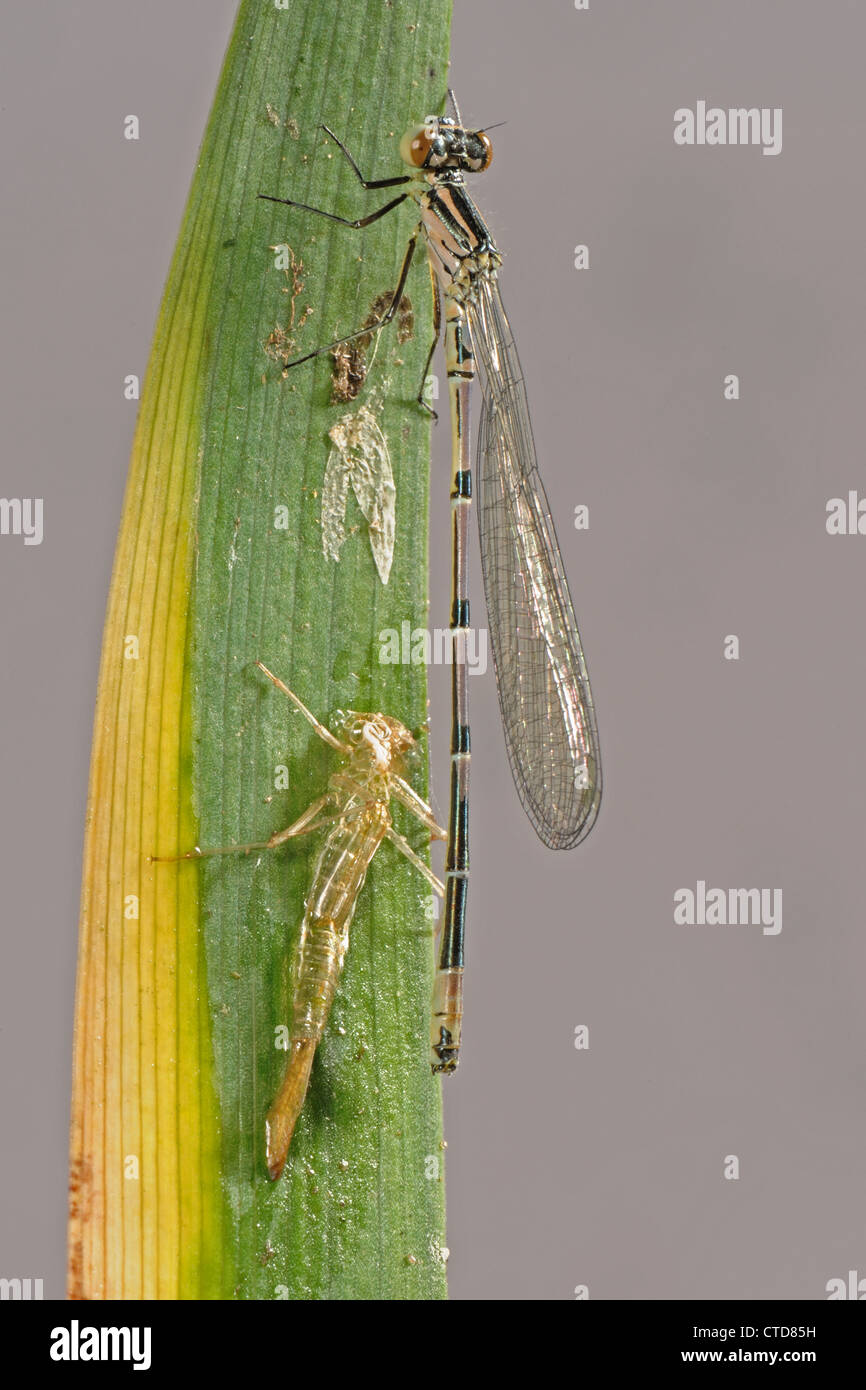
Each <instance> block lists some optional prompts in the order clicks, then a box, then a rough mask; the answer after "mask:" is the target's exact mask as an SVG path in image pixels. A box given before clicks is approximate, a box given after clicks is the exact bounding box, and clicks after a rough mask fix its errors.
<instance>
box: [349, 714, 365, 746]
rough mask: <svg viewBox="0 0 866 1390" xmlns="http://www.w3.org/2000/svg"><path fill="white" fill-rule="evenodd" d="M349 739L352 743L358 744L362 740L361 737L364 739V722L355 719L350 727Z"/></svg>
mask: <svg viewBox="0 0 866 1390" xmlns="http://www.w3.org/2000/svg"><path fill="white" fill-rule="evenodd" d="M349 737H350V739H352V741H353V742H354V743H360V742H361V740H362V739H363V737H364V721H363V719H356V720H355V722H354V724H353V725H352V727H351V729H350V730H349Z"/></svg>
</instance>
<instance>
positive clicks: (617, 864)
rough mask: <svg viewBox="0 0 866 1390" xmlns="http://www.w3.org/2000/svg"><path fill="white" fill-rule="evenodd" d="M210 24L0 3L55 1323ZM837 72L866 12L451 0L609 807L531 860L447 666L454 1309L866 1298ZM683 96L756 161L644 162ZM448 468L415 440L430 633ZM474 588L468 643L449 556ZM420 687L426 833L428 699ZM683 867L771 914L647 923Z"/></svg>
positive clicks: (849, 190)
mask: <svg viewBox="0 0 866 1390" xmlns="http://www.w3.org/2000/svg"><path fill="white" fill-rule="evenodd" d="M398 3H399V0H398ZM234 9H235V5H234V0H149V3H148V4H147V5H146V6H142V5H140V4H139V3H132V0H110V3H109V0H99V2H97V0H86V2H85V0H82V3H80V4H78V5H76V6H74V7H70V6H67V5H63V4H60V3H54V4H43V5H39V6H29V7H27V8H24V7H14V8H13V7H6V8H5V9H4V11H3V14H2V17H0V94H2V95H0V101H2V106H0V151H2V168H0V190H2V214H0V215H2V245H3V255H2V258H0V284H2V316H3V329H4V331H3V335H2V343H0V353H2V360H0V401H2V406H0V411H2V415H0V418H2V421H3V458H2V466H0V495H3V496H24V495H26V496H42V497H44V498H45V540H44V543H43V544H42V546H41V547H29V548H25V547H24V546H23V544H22V542H21V541H20V540H18V539H14V538H11V537H0V586H2V596H3V602H2V610H0V651H2V654H3V660H2V665H0V682H2V721H0V767H2V782H0V787H2V791H0V875H2V878H0V883H2V899H0V901H2V911H3V923H2V927H3V931H2V946H3V952H2V958H3V969H2V981H0V991H2V993H0V1114H2V1116H3V1124H2V1134H3V1138H2V1153H0V1274H2V1275H4V1276H7V1277H9V1276H19V1277H24V1276H28V1275H30V1276H33V1277H42V1278H44V1279H45V1281H46V1295H47V1296H49V1297H55V1298H56V1297H61V1296H62V1293H63V1269H64V1222H65V1202H66V1197H65V1177H66V1144H67V1113H68V1092H69V1048H70V1036H71V1026H72V1005H73V993H72V986H73V977H74V965H75V951H76V930H77V912H78V893H79V883H80V854H81V843H82V833H83V814H84V805H85V793H86V779H87V768H88V757H89V744H90V732H91V720H92V711H93V703H94V697H95V686H96V674H97V662H98V655H99V644H100V638H101V630H102V620H103V614H104V605H105V598H106V593H107V586H108V579H109V574H110V566H111V560H112V555H113V549H114V543H115V538H116V532H117V524H118V518H119V511H120V504H121V497H122V491H123V486H124V482H125V476H126V468H127V461H128V455H129V447H130V443H131V438H132V431H133V426H134V420H135V409H136V407H135V405H134V404H131V403H128V402H125V401H124V399H123V395H122V381H123V377H124V375H125V374H126V373H128V372H137V373H140V374H143V372H144V367H145V363H146V358H147V352H148V348H149V344H150V337H151V333H152V329H153V323H154V318H155V314H156V310H157V307H158V304H159V299H160V294H161V291H162V285H163V281H164V278H165V275H166V272H167V268H168V263H169V258H170V255H171V252H172V249H173V245H174V241H175V237H176V235H177V230H178V226H179V222H180V217H181V212H182V209H183V205H184V201H185V198H186V193H187V189H188V185H189V180H190V177H191V174H192V169H193V166H194V162H195V157H196V151H197V148H198V144H199V140H200V138H201V134H202V131H203V128H204V124H205V120H206V117H207V113H208V109H209V106H210V102H211V99H212V95H213V90H214V86H215V82H216V77H217V73H218V71H219V66H220V62H221V59H222V54H223V51H224V47H225V43H226V41H227V37H228V33H229V30H230V26H231V21H232V18H233V14H234ZM864 52H866V11H864V10H863V8H862V7H858V6H857V5H855V4H854V3H845V2H844V0H828V2H827V3H824V4H823V5H821V6H816V5H815V4H813V3H805V0H735V2H733V3H728V4H727V5H725V6H724V7H719V6H710V5H702V6H698V5H695V4H694V0H659V3H656V4H653V5H652V6H649V5H646V4H642V3H637V0H631V3H627V4H626V3H619V4H617V3H608V4H602V3H601V0H592V9H591V10H590V12H589V13H588V14H583V13H577V12H576V11H574V9H573V7H572V5H571V4H570V3H569V0H561V2H560V3H558V4H554V3H552V0H547V2H546V3H544V4H537V5H535V6H529V5H526V4H523V3H520V2H519V0H472V2H471V3H468V2H467V0H457V4H456V15H455V22H454V44H453V54H454V58H453V66H452V80H453V82H454V84H455V86H456V88H457V93H458V98H459V99H460V101H461V105H462V107H463V114H464V116H465V117H466V118H467V120H469V121H472V122H478V123H482V124H492V123H494V122H496V121H507V122H508V124H507V125H506V126H505V127H504V128H503V129H502V130H500V131H497V132H496V133H495V136H494V139H495V147H496V154H495V160H494V164H493V167H492V169H491V171H490V173H489V174H488V175H486V176H485V178H484V179H483V181H479V182H478V183H477V185H476V186H475V188H474V191H475V192H476V193H477V196H478V199H479V202H480V204H481V206H482V208H483V210H484V212H485V214H486V215H487V217H488V218H489V222H490V225H491V227H492V229H493V231H494V233H495V235H496V237H497V240H498V241H499V243H500V245H501V246H502V248H503V250H504V252H505V254H506V263H505V268H504V271H503V289H504V293H505V297H506V302H507V303H508V306H509V311H510V315H511V318H512V322H513V326H514V328H515V331H516V333H517V337H518V341H519V343H520V350H521V354H522V357H523V360H524V367H525V369H526V373H527V378H528V382H529V389H530V397H531V401H532V407H533V416H534V420H535V429H536V439H537V444H538V448H539V454H540V457H541V461H542V469H543V472H544V475H545V479H546V482H547V487H548V492H549V494H550V499H551V503H552V506H553V511H554V516H555V517H556V519H557V525H558V529H559V532H560V540H561V542H562V547H563V553H564V555H565V560H566V565H567V568H568V571H569V574H570V578H571V587H572V591H573V595H574V599H575V606H576V608H577V611H578V614H579V618H580V623H581V630H582V633H583V638H584V643H585V646H586V651H587V655H588V660H589V664H590V671H591V674H592V679H593V688H594V692H595V699H596V705H597V709H598V713H599V723H600V731H601V737H602V752H603V759H604V773H605V796H604V801H603V805H602V811H601V816H600V819H599V823H598V825H597V827H596V829H595V830H594V831H593V833H592V835H591V837H590V839H589V840H588V841H587V843H586V844H585V845H584V846H582V847H580V848H579V849H578V850H576V851H573V852H571V853H569V854H560V855H554V854H551V853H550V852H548V851H546V850H545V849H544V848H543V847H542V846H541V845H540V843H538V842H537V841H536V840H535V837H534V835H533V833H532V831H531V829H530V827H529V825H528V823H527V822H526V821H525V819H524V817H523V814H522V812H521V810H520V807H519V805H518V803H517V799H516V797H515V796H514V794H513V791H512V787H511V782H510V774H509V771H508V767H507V763H506V760H505V756H504V747H503V744H502V736H501V733H500V730H499V727H498V712H497V708H496V699H495V689H494V685H493V676H492V673H490V674H488V675H487V676H486V677H484V678H477V679H473V680H472V682H471V695H472V697H473V739H474V743H473V831H472V834H473V838H472V868H473V879H472V890H471V894H472V895H471V914H470V932H471V936H470V944H469V964H470V973H469V976H468V981H467V988H468V1009H469V1014H468V1019H467V1024H466V1031H465V1055H464V1061H463V1064H462V1066H461V1070H460V1072H459V1074H458V1076H457V1077H456V1078H455V1079H453V1080H452V1081H450V1082H448V1083H446V1125H447V1138H448V1144H449V1151H448V1152H449V1162H448V1203H449V1245H450V1248H451V1252H452V1255H451V1290H452V1296H453V1297H454V1298H458V1299H476V1298H494V1299H568V1298H570V1297H572V1296H573V1289H574V1287H575V1285H577V1284H588V1285H589V1289H590V1296H591V1298H662V1299H682V1298H688V1297H696V1298H723V1299H741V1298H748V1297H757V1298H773V1297H779V1298H798V1299H815V1298H822V1297H825V1293H824V1288H825V1284H826V1282H827V1280H828V1279H830V1278H832V1277H835V1276H842V1277H844V1276H846V1274H847V1271H848V1270H849V1269H859V1271H860V1273H861V1274H866V1244H864V1239H863V1217H864V1195H863V1168H864V1165H863V1154H864V1143H866V1107H864V1103H863V1100H864V1089H866V1066H864V1051H866V1049H864V1042H866V1037H864V1034H866V1024H864V1012H863V1008H862V992H863V978H864V951H863V944H862V938H863V931H862V896H863V879H862V871H861V861H862V827H863V816H864V787H866V751H864V740H863V738H862V727H863V709H864V697H866V663H864V644H863V636H862V634H863V618H862V592H863V574H862V572H863V566H864V563H866V561H864V555H866V538H856V537H847V538H831V537H829V536H828V535H827V534H826V531H825V525H824V520H825V505H826V502H827V499H828V498H830V497H832V496H846V495H847V492H848V490H849V489H851V488H855V489H856V488H857V487H858V486H859V487H861V488H864V491H866V484H864V470H863V466H862V460H861V453H862V442H861V441H862V434H863V427H862V411H863V371H864V362H863V332H862V325H863V322H864V310H866V305H864V295H866V290H864V276H863V253H862V246H863V228H864V221H866V199H864V194H863V181H862V139H863V112H862V55H863V53H864ZM699 99H705V100H707V101H708V103H710V104H718V105H721V106H724V107H728V106H740V105H744V106H759V107H762V106H767V107H775V106H782V107H783V108H784V128H783V130H784V146H783V150H782V153H781V154H780V155H779V156H777V157H776V158H768V157H764V156H762V155H761V154H760V152H759V150H757V149H751V148H729V149H724V148H721V149H710V148H704V149H697V148H695V149H682V148H678V147H676V146H675V145H674V143H673V112H674V110H675V109H676V108H677V107H679V106H692V107H693V106H694V105H695V103H696V102H697V101H698V100H699ZM127 112H135V113H137V114H139V115H140V116H141V117H142V118H143V138H142V140H141V141H140V142H139V143H138V144H129V143H127V142H126V141H124V140H123V139H122V138H121V136H120V122H121V119H122V117H123V116H124V115H125V114H126V113H127ZM424 114H426V113H424V112H419V117H420V116H423V115H424ZM95 209H96V210H98V217H95V216H94V210H95ZM579 242H586V243H588V245H589V248H590V257H591V268H590V270H588V271H585V272H580V273H579V272H576V271H575V270H574V269H573V268H572V260H573V248H574V246H575V244H577V243H579ZM94 304H95V305H96V309H95V311H94V307H93V306H94ZM439 370H440V372H441V366H440V368H439ZM729 372H736V373H737V374H738V375H739V376H740V380H741V399H740V401H739V402H738V403H736V404H731V403H728V402H725V401H724V400H723V396H722V382H723V377H724V376H725V374H726V373H729ZM448 443H449V441H448V431H447V427H444V428H443V427H440V428H439V430H438V436H437V441H436V456H437V469H436V472H435V474H434V506H433V511H434V517H433V527H434V535H433V542H432V544H433V555H434V572H433V575H432V580H431V583H432V588H431V592H432V594H433V598H434V609H433V614H432V621H433V622H434V623H437V622H438V623H440V624H444V622H445V621H446V616H445V615H446V612H447V603H446V595H447V586H448V580H447V554H446V552H447V516H448V504H447V493H448V462H447V459H448ZM578 503H585V504H587V505H588V506H589V508H590V519H591V521H590V529H589V531H588V532H582V533H577V532H575V531H574V530H573V528H572V526H571V516H572V513H573V509H574V507H575V505H577V504H578ZM473 583H474V592H475V593H476V595H478V597H477V601H476V605H475V613H474V616H475V619H476V621H477V622H481V621H483V602H482V600H481V596H480V593H479V592H478V586H479V575H478V571H477V566H476V567H475V572H474V575H473ZM437 594H438V595H439V599H438V600H437V599H436V595H437ZM437 603H438V608H439V617H437V616H436V604H437ZM729 633H735V634H737V635H738V636H739V638H740V642H741V659H740V660H739V661H738V662H729V661H725V660H724V659H723V656H722V648H723V641H724V638H725V636H726V635H727V634H729ZM432 694H433V700H434V705H433V719H434V733H435V738H434V743H433V752H434V773H435V776H434V784H433V791H434V796H435V797H436V798H437V801H438V804H439V807H440V809H441V807H442V806H443V805H446V804H447V783H446V768H447V762H446V748H447V717H448V715H447V703H448V701H447V672H445V671H444V670H437V671H434V672H433V673H432ZM46 727H48V728H50V729H51V730H52V731H53V733H52V737H51V739H50V741H47V740H46V738H45V733H44V730H45V728H46ZM701 878H703V879H706V880H707V881H708V883H709V884H711V885H713V886H719V887H724V888H728V887H744V888H748V887H764V888H781V889H782V890H783V894H784V926H783V930H782V932H781V934H780V935H779V936H776V937H770V936H764V935H763V934H762V933H761V931H760V928H759V927H754V926H739V927H709V926H705V927H684V926H677V925H675V924H674V920H673V894H674V892H675V891H676V890H677V889H678V888H681V887H686V886H691V887H692V888H694V886H695V883H696V881H697V880H698V879H701ZM581 1023H583V1024H587V1025H588V1026H589V1029H590V1044H591V1045H590V1049H589V1051H586V1052H578V1051H575V1049H574V1047H573V1042H572V1039H573V1034H574V1028H575V1026H576V1025H578V1024H581ZM728 1154H736V1155H738V1156H739V1159H740V1164H741V1177H740V1180H739V1181H736V1182H731V1181H726V1180H725V1179H724V1177H723V1164H724V1159H725V1156H726V1155H728Z"/></svg>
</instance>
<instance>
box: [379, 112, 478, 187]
mask: <svg viewBox="0 0 866 1390" xmlns="http://www.w3.org/2000/svg"><path fill="white" fill-rule="evenodd" d="M400 158H401V159H402V160H403V163H404V164H408V165H409V167H410V168H412V169H429V170H430V171H431V172H434V173H435V172H437V171H438V170H441V169H460V170H461V171H462V172H463V173H466V174H481V173H483V172H484V170H485V169H489V167H490V161H491V160H492V158H493V146H492V145H491V143H490V137H489V136H488V135H487V134H486V133H485V132H484V131H483V130H467V129H466V127H465V126H462V125H460V124H459V123H458V122H457V121H455V120H452V119H451V117H450V116H428V117H427V119H426V121H425V122H424V124H423V125H419V126H413V127H412V129H411V130H407V132H406V134H405V135H404V136H403V139H402V140H401V141H400Z"/></svg>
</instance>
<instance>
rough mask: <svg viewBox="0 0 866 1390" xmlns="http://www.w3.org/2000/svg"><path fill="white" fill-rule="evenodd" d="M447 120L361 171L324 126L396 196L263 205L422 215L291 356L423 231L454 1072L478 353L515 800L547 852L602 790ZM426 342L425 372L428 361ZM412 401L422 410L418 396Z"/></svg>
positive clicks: (447, 1017) (488, 527)
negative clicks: (402, 242) (435, 403)
mask: <svg viewBox="0 0 866 1390" xmlns="http://www.w3.org/2000/svg"><path fill="white" fill-rule="evenodd" d="M449 96H450V98H451V104H452V106H453V109H454V115H453V117H447V116H430V117H428V118H427V120H426V121H425V122H424V124H423V125H421V126H417V127H415V128H413V129H411V130H409V131H408V132H407V133H406V135H404V137H403V139H402V142H401V145H400V154H401V157H402V159H403V162H404V164H405V165H406V166H407V169H408V172H406V173H404V174H402V175H399V176H397V177H394V178H388V179H365V178H364V177H363V175H362V174H361V171H360V169H359V168H358V165H357V164H356V163H355V160H354V159H353V158H352V156H351V154H350V153H349V151H348V150H347V148H346V146H345V145H344V144H343V143H342V141H341V140H339V139H338V138H337V136H336V135H335V134H334V132H333V131H332V130H330V129H329V128H328V127H327V126H325V127H323V129H324V130H325V131H326V132H327V134H328V135H329V136H330V137H331V139H332V140H334V141H335V143H336V144H337V145H338V146H339V148H340V149H341V150H342V152H343V154H344V155H345V156H346V159H347V160H348V161H349V163H350V164H351V166H352V168H353V170H354V171H355V174H356V175H357V177H358V179H359V180H360V182H361V184H362V185H363V187H364V188H366V189H377V188H395V187H397V186H398V185H406V191H405V192H403V193H401V194H399V195H398V196H397V197H395V198H392V199H391V200H390V201H389V202H387V203H385V205H384V206H383V207H381V208H378V209H376V210H375V211H374V212H371V213H368V214H367V216H366V217H359V218H356V219H354V220H352V219H349V218H345V217H339V216H337V215H336V214H334V213H330V212H324V211H323V210H322V209H321V208H312V207H310V206H309V205H308V204H306V203H298V202H295V200H294V199H291V198H276V197H272V196H270V195H268V194H261V195H260V196H261V197H266V198H267V199H268V201H270V202H275V203H285V204H287V205H288V206H289V207H296V208H301V209H303V210H305V211H308V212H314V213H318V214H319V215H321V216H323V217H328V218H330V219H331V220H332V221H335V222H340V223H342V224H343V225H344V226H347V227H355V228H361V227H368V226H369V225H370V224H371V223H373V222H376V221H378V219H379V218H380V217H384V216H386V215H387V214H388V213H389V212H391V211H392V209H393V208H396V207H397V206H399V204H401V203H403V202H404V201H405V200H406V199H407V198H409V199H412V200H414V202H415V203H416V204H417V205H418V208H419V210H420V214H421V216H420V221H419V222H418V224H417V226H416V227H415V229H414V231H413V232H412V235H411V236H410V238H409V241H408V244H407V246H406V251H405V254H404V256H403V263H402V266H401V268H400V273H399V277H398V281H397V287H396V289H395V291H394V293H393V295H392V296H391V299H390V303H389V306H388V308H387V309H386V310H385V311H384V312H383V313H382V314H381V316H380V318H379V320H378V322H377V323H375V324H370V323H369V322H368V323H367V324H365V326H364V328H363V329H360V330H358V331H357V332H355V333H349V334H347V335H346V336H345V337H342V338H339V339H337V340H336V341H335V342H333V343H327V344H325V345H324V346H322V347H319V348H316V349H315V350H314V351H312V352H307V353H304V354H303V355H302V356H299V357H296V358H294V359H293V360H291V361H289V362H288V363H287V364H286V366H287V367H293V366H297V365H298V364H299V363H301V362H306V361H309V359H310V358H313V357H317V356H319V354H321V353H325V352H332V351H334V350H335V349H336V348H339V347H341V346H344V345H345V344H346V343H350V342H352V341H354V340H355V339H356V338H359V337H360V336H362V335H364V334H369V333H370V332H371V331H378V330H379V329H381V328H383V327H384V325H385V324H386V323H388V322H389V321H390V319H392V318H393V317H394V314H395V312H396V308H397V305H398V304H399V303H400V301H401V297H402V295H403V290H404V288H405V285H406V280H407V277H408V274H409V267H410V265H411V263H412V257H413V254H414V251H415V247H416V245H417V242H418V239H419V237H420V236H423V237H424V239H425V241H426V243H427V250H428V254H429V258H430V264H431V267H432V271H433V277H432V278H433V287H434V306H435V315H434V321H435V325H436V337H437V338H438V333H439V327H440V324H441V319H442V313H441V302H440V300H441V299H444V302H445V358H446V366H447V372H448V388H449V389H448V395H449V407H450V414H451V427H452V436H453V449H454V482H453V487H452V493H451V497H452V597H451V628H452V633H453V643H454V661H453V666H452V703H453V719H452V735H451V760H452V763H451V795H450V814H449V830H448V848H447V854H446V868H445V879H446V898H445V918H444V923H443V927H442V933H441V938H440V947H439V968H438V973H437V985H436V997H435V1000H434V1010H433V1031H432V1037H431V1047H432V1064H433V1068H434V1070H435V1071H444V1072H450V1071H453V1070H454V1069H455V1067H456V1066H457V1060H458V1053H459V1048H460V1032H461V1020H462V1008H463V1005H462V994H463V961H464V943H465V931H466V898H467V887H468V873H469V810H468V790H469V756H470V753H469V708H468V691H467V679H466V676H467V670H466V635H467V629H468V627H469V597H468V593H467V542H468V512H469V506H470V501H471V496H472V484H471V465H470V443H469V403H470V388H471V383H472V381H473V380H474V377H475V360H474V355H473V349H474V352H475V353H477V356H478V364H479V367H480V384H481V397H482V404H481V426H480V431H479V448H478V458H479V483H480V488H479V505H478V523H479V534H480V538H481V561H482V571H483V575H484V588H485V593H486V597H487V615H488V625H489V632H490V643H491V647H492V650H493V657H494V667H495V671H496V684H497V690H498V694H499V704H500V709H501V712H502V725H503V729H504V731H505V744H506V748H507V750H508V758H509V762H510V764H511V770H512V773H513V775H514V781H515V785H516V787H517V791H518V794H519V796H520V800H521V802H522V803H523V806H524V808H525V810H526V813H527V815H528V816H529V819H530V821H531V822H532V824H533V825H534V827H535V829H536V831H537V832H538V834H539V836H540V837H541V839H542V840H543V841H544V843H545V844H546V845H549V846H550V848H551V849H570V848H571V847H572V846H574V845H576V844H577V843H578V842H579V841H580V840H582V839H583V838H584V837H585V836H586V835H587V834H588V833H589V831H590V829H591V828H592V825H593V823H594V821H595V818H596V815H597V813H598V807H599V802H600V799H601V765H600V760H599V747H598V733H597V729H596V721H595V712H594V709H593V703H592V694H591V692H590V687H589V678H588V675H587V670H586V663H585V661H584V657H583V648H582V646H581V641H580V636H579V633H578V630H577V623H576V620H575V616H574V609H573V606H572V602H571V596H570V594H569V590H568V583H567V580H566V577H565V571H564V568H563V563H562V557H561V554H560V550H559V544H558V542H557V539H556V531H555V528H554V525H553V520H552V517H551V514H550V507H549V505H548V502H547V497H546V495H545V491H544V487H543V485H542V482H541V478H540V476H539V472H538V464H537V460H536V455H535V445H534V442H533V437H532V427H531V424H530V419H529V410H528V406H527V400H526V391H525V387H524V381H523V373H522V371H521V367H520V362H519V360H518V356H517V351H516V349H515V346H514V339H513V337H512V334H511V329H510V328H509V325H508V319H507V318H506V315H505V310H504V308H503V306H502V300H501V298H500V294H499V281H498V277H499V268H500V266H501V264H502V256H501V254H500V252H499V250H498V249H497V247H496V245H495V243H494V241H493V238H492V237H491V235H490V233H489V231H488V230H487V227H486V226H485V224H484V221H483V219H482V217H481V214H480V213H479V211H478V209H477V208H476V206H475V204H474V202H473V201H472V199H471V198H470V196H469V194H468V192H467V191H466V187H465V175H466V174H476V173H481V172H483V171H484V170H485V169H487V168H488V167H489V165H490V161H491V158H492V146H491V143H490V138H489V136H488V135H487V134H486V133H485V132H484V131H483V130H469V129H467V128H466V127H465V126H464V125H463V122H462V119H461V117H460V112H459V110H458V109H457V104H456V102H455V101H454V96H453V93H449ZM435 345H436V343H435V340H434V343H433V345H432V346H431V349H430V354H429V356H428V359H427V363H426V366H425V371H424V378H425V380H426V376H427V371H428V370H429V366H430V362H431V361H432V357H433V351H434V349H435ZM419 401H421V403H422V404H423V403H424V402H423V384H422V392H421V393H419Z"/></svg>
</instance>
